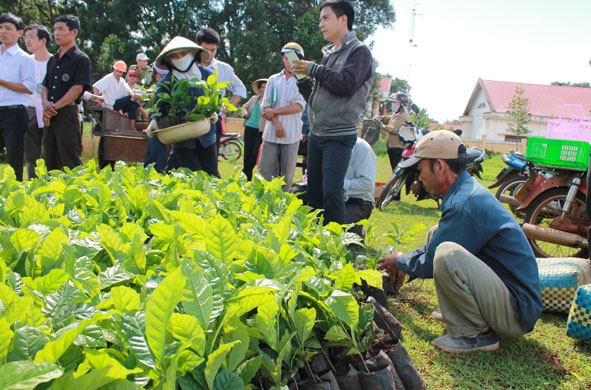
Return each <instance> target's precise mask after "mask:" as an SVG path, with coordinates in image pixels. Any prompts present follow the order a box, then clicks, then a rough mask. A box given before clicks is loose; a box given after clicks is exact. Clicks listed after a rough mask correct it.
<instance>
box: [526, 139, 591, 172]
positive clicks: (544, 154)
mask: <svg viewBox="0 0 591 390" xmlns="http://www.w3.org/2000/svg"><path fill="white" fill-rule="evenodd" d="M590 147H591V145H589V143H588V142H586V141H571V140H563V139H552V138H538V137H527V149H526V150H525V157H526V158H527V159H528V160H529V161H531V162H532V163H534V164H535V165H541V166H546V167H554V168H566V169H573V170H577V171H584V170H586V169H587V167H588V166H589V149H590Z"/></svg>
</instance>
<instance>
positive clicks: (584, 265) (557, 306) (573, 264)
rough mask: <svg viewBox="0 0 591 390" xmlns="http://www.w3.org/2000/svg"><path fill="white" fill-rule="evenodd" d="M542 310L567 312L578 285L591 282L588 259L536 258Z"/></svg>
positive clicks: (590, 266)
mask: <svg viewBox="0 0 591 390" xmlns="http://www.w3.org/2000/svg"><path fill="white" fill-rule="evenodd" d="M538 269H539V273H540V293H541V296H542V303H543V304H544V310H547V311H556V312H561V313H568V312H569V310H570V307H571V304H572V302H573V299H574V298H575V294H576V292H577V289H578V288H579V286H582V285H584V284H589V283H591V265H590V262H589V260H588V259H580V258H574V257H567V258H548V259H538Z"/></svg>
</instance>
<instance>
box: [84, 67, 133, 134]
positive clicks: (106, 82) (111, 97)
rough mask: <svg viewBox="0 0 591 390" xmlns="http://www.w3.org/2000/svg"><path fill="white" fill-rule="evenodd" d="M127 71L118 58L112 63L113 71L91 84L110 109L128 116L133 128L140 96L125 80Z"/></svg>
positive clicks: (130, 126) (130, 125)
mask: <svg viewBox="0 0 591 390" xmlns="http://www.w3.org/2000/svg"><path fill="white" fill-rule="evenodd" d="M125 72H127V64H125V62H124V61H122V60H118V61H115V63H113V71H112V72H111V73H109V74H107V75H106V76H104V77H103V78H101V79H100V80H99V81H97V82H96V83H94V84H93V85H92V89H93V91H94V93H95V94H96V95H101V96H102V97H104V98H105V102H104V105H105V107H107V108H108V109H110V110H115V111H121V112H123V113H124V114H127V116H128V118H129V128H130V130H135V122H136V119H137V113H138V109H139V106H140V104H139V101H140V100H141V96H140V95H139V94H137V93H134V92H133V90H132V89H131V88H130V86H129V85H128V84H127V83H126V82H125V79H124V78H123V75H124V74H125Z"/></svg>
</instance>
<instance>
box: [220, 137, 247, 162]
mask: <svg viewBox="0 0 591 390" xmlns="http://www.w3.org/2000/svg"><path fill="white" fill-rule="evenodd" d="M219 154H220V156H222V157H223V158H224V160H227V161H235V160H238V159H239V158H240V157H241V156H242V145H241V144H240V143H239V142H238V141H236V140H230V141H228V142H226V143H225V144H223V145H222V146H220V150H219Z"/></svg>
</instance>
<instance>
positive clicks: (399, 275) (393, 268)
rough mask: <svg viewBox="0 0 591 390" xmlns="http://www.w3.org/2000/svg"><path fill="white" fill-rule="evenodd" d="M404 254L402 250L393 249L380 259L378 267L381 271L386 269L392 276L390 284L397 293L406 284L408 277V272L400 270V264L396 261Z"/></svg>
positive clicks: (392, 290) (390, 276) (393, 291)
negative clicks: (405, 280)
mask: <svg viewBox="0 0 591 390" xmlns="http://www.w3.org/2000/svg"><path fill="white" fill-rule="evenodd" d="M401 255H402V252H400V251H397V250H392V252H390V254H389V255H386V256H384V257H382V258H381V259H380V260H378V266H377V269H378V270H379V271H386V273H387V274H388V277H389V278H390V286H391V291H387V292H392V293H393V294H397V293H398V291H400V288H402V285H403V284H404V279H405V278H406V274H405V273H404V272H402V271H399V270H398V266H397V265H396V261H397V260H398V258H399V257H400V256H401Z"/></svg>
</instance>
